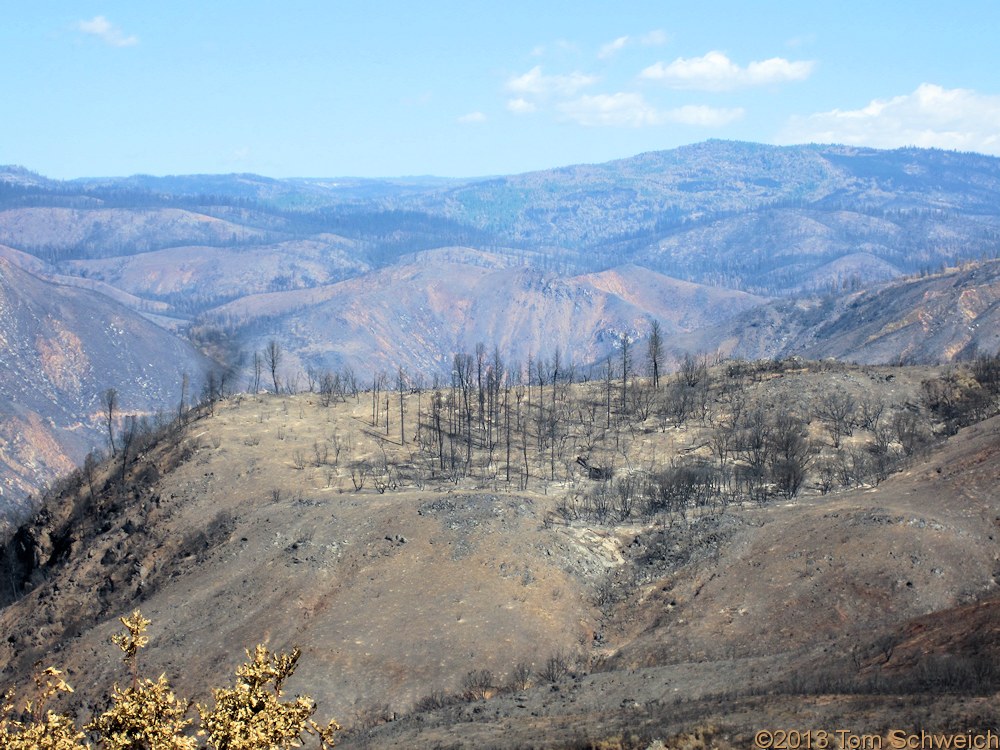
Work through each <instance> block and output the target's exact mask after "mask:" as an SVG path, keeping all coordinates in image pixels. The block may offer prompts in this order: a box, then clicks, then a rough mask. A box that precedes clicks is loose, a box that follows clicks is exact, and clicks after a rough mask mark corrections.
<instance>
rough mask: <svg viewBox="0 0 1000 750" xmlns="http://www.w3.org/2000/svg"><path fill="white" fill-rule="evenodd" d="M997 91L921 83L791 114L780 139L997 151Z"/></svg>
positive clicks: (999, 103) (999, 105)
mask: <svg viewBox="0 0 1000 750" xmlns="http://www.w3.org/2000/svg"><path fill="white" fill-rule="evenodd" d="M997 123H1000V96H997V95H989V94H980V93H977V92H975V91H972V90H969V89H945V88H942V87H941V86H936V85H934V84H930V83H922V84H921V85H920V86H918V87H917V89H916V91H914V92H913V93H912V94H905V95H903V96H896V97H893V98H891V99H873V100H872V101H871V102H869V103H868V105H867V106H865V107H862V108H861V109H855V110H839V109H835V110H832V111H830V112H820V113H817V114H814V115H810V116H808V117H796V118H793V119H792V120H791V121H790V122H789V124H788V126H787V127H786V128H785V130H784V131H782V133H781V134H780V135H779V141H780V142H782V143H805V142H813V143H844V144H848V145H854V146H871V147H874V148H899V147H902V146H920V147H922V148H944V149H955V150H959V151H979V152H983V153H988V154H996V155H1000V130H998V127H997Z"/></svg>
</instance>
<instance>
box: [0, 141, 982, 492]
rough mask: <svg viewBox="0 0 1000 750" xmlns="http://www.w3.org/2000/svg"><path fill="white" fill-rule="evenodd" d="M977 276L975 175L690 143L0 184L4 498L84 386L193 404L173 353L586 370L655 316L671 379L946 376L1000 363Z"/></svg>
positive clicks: (22, 178)
mask: <svg viewBox="0 0 1000 750" xmlns="http://www.w3.org/2000/svg"><path fill="white" fill-rule="evenodd" d="M998 256H1000V159H996V158H993V157H987V156H981V155H976V154H962V153H954V152H944V151H936V150H922V149H900V150H896V151H878V150H872V149H858V148H851V147H844V146H817V145H811V146H793V147H775V146H764V145H758V144H750V143H729V142H720V141H709V142H706V143H701V144H696V145H693V146H688V147H684V148H680V149H675V150H672V151H663V152H653V153H648V154H642V155H639V156H636V157H633V158H630V159H623V160H619V161H614V162H609V163H607V164H600V165H578V166H571V167H564V168H560V169H552V170H546V171H543V172H534V173H529V174H522V175H514V176H501V177H490V178H484V179H467V180H446V179H439V178H429V177H428V178H423V177H417V178H400V179H396V180H364V179H358V178H336V179H333V178H331V179H305V178H302V179H284V180H276V179H271V178H266V177H260V176H256V175H190V176H172V177H149V176H132V177H127V178H87V179H79V180H71V181H56V180H50V179H47V178H45V177H43V176H40V175H37V174H34V173H32V172H30V171H28V170H26V169H23V168H19V167H0V258H2V261H0V285H2V289H4V290H5V291H4V294H5V295H6V297H5V299H6V302H5V303H4V307H3V310H2V327H0V336H3V338H4V341H5V358H4V363H3V367H4V368H5V372H4V375H5V382H6V383H7V385H5V386H4V391H3V396H2V399H0V411H3V413H4V414H6V415H7V416H6V417H5V419H6V420H7V421H6V422H5V423H4V424H5V425H7V426H6V427H4V428H3V429H4V430H5V431H6V434H7V435H8V437H7V438H5V440H6V441H7V442H6V443H3V447H2V450H0V461H2V463H3V467H6V468H0V474H2V477H3V481H4V482H5V483H6V484H5V492H6V495H5V496H6V497H7V498H13V497H15V496H17V497H20V498H22V499H23V497H24V495H25V494H26V493H27V492H29V491H31V490H32V489H33V488H37V486H38V485H39V484H40V482H41V481H42V480H43V478H45V477H50V476H52V475H53V473H54V472H56V471H58V470H61V469H62V468H65V467H67V466H68V465H69V464H68V462H69V461H70V460H73V461H76V460H79V459H80V458H81V457H82V453H84V452H85V449H86V447H87V446H88V445H93V444H95V443H99V442H100V440H99V439H98V436H99V433H100V430H99V419H98V416H97V414H96V410H95V401H94V399H95V398H96V394H98V393H99V391H100V389H102V388H106V387H111V386H115V387H117V388H118V389H119V390H120V391H122V393H123V396H124V395H125V394H126V393H127V394H128V401H127V402H126V400H125V399H124V398H123V402H122V406H123V408H124V409H130V410H134V411H136V412H147V413H148V412H152V411H155V409H156V408H174V407H175V406H176V403H175V402H176V401H177V399H178V398H179V394H180V382H181V379H182V374H183V373H185V372H186V373H188V374H189V375H190V376H191V378H192V385H191V392H192V393H198V392H199V389H200V387H201V386H200V382H201V374H202V373H204V372H205V371H207V370H208V369H209V368H210V367H213V366H214V365H212V364H211V362H210V361H209V360H207V359H204V358H203V357H202V355H201V354H199V352H198V351H197V349H198V348H199V347H200V348H201V349H202V350H203V351H205V352H208V353H210V354H212V355H213V356H215V357H218V358H225V359H227V360H228V361H227V362H226V365H236V366H239V362H240V354H241V353H242V355H243V362H244V363H245V362H246V361H247V358H248V357H249V353H250V352H252V351H254V350H259V349H260V348H261V347H262V346H263V345H264V344H265V343H266V342H267V341H268V340H270V339H272V338H274V339H276V340H277V341H279V342H280V343H281V345H282V346H283V348H284V350H285V352H286V354H287V356H286V358H285V360H284V363H283V367H284V373H283V374H284V379H285V381H286V382H288V383H293V382H295V381H296V380H299V382H304V381H303V380H302V379H301V378H300V374H301V373H302V372H303V371H304V370H306V369H307V368H308V369H311V370H322V369H328V368H329V369H333V368H341V367H345V366H350V367H352V368H354V369H355V371H356V372H357V373H358V375H360V376H362V379H366V378H367V377H368V375H370V373H371V372H372V371H373V370H378V369H382V370H385V371H388V372H394V371H395V370H396V368H398V367H403V368H405V369H407V370H408V371H411V372H418V371H419V372H422V373H426V374H427V375H428V376H430V375H432V374H434V373H437V374H441V375H444V376H447V374H448V373H449V372H450V369H449V362H450V358H451V355H452V353H454V352H455V351H459V350H463V349H464V350H467V351H468V350H471V349H473V348H474V347H475V345H476V344H477V343H478V342H482V343H484V344H485V345H487V346H488V347H491V348H492V346H494V345H496V346H498V347H501V348H502V349H503V350H504V352H505V355H506V356H507V357H508V358H510V359H512V360H517V361H521V362H526V361H527V360H528V358H529V357H539V356H541V357H547V356H551V355H552V354H553V353H554V351H555V349H556V348H557V347H558V348H559V349H560V351H561V353H562V355H563V356H564V357H565V358H566V359H567V360H572V361H574V362H576V363H577V364H578V365H579V366H580V367H586V366H587V365H589V364H592V363H596V362H599V361H601V360H603V359H604V358H606V357H607V356H608V354H610V353H612V352H614V351H615V347H616V346H617V345H618V344H619V342H620V341H621V338H622V336H623V335H624V336H627V337H628V338H629V339H630V340H631V341H634V342H641V341H642V340H643V339H644V338H645V336H646V335H647V334H648V330H649V326H650V325H651V323H652V321H653V320H657V321H659V322H660V324H661V326H662V327H663V331H664V333H665V334H666V343H667V354H668V357H671V358H674V359H676V358H679V357H681V356H683V354H684V353H685V352H688V351H692V352H713V353H715V352H719V353H733V354H737V355H741V356H754V357H773V356H785V355H789V354H795V353H804V354H807V355H808V356H812V357H823V356H836V357H841V358H847V359H858V360H860V361H881V362H885V361H901V360H905V361H914V362H928V361H950V360H951V359H953V358H956V357H964V356H968V355H970V354H971V353H973V352H975V351H979V350H988V351H989V350H996V348H997V347H998V346H1000V341H998V340H997V334H996V331H997V330H998V328H1000V326H998V325H997V322H998V321H997V315H998V313H997V300H998V291H1000V289H998V283H997V277H998V271H997V266H998V263H997V261H996V260H995V259H996V258H997V257H998ZM85 321H86V325H84V322H85ZM67 331H68V332H70V333H69V334H67V333H66V332H67ZM114 331H128V334H127V335H126V334H125V333H121V334H114V333H113V332H114ZM70 334H71V335H70ZM115 335H118V336H119V338H115ZM72 337H75V339H73V338H72ZM71 341H72V345H71V344H70V343H68V342H71ZM39 342H48V343H39ZM46 347H47V348H46ZM45 352H49V353H48V354H45ZM73 352H75V354H72V356H75V357H78V358H79V360H80V362H83V361H84V360H85V361H86V363H87V366H86V367H83V366H82V365H79V363H77V364H74V363H73V362H74V361H75V360H74V361H71V359H72V357H71V354H70V353H73ZM67 357H70V359H67ZM78 365H79V366H78ZM244 366H245V365H244ZM46 367H47V368H48V370H46ZM87 368H90V369H87ZM46 373H47V374H46ZM46 378H48V380H46ZM74 378H76V379H79V383H76V380H74ZM67 379H68V380H67ZM70 380H72V381H73V383H70V382H69V381H70ZM50 381H51V382H50ZM63 381H65V382H63ZM246 382H247V381H246V380H245V379H241V380H240V385H241V386H244V385H245V384H246ZM60 383H61V384H60ZM130 389H131V390H130ZM32 415H34V416H32ZM33 420H34V421H33ZM25 425H34V426H33V427H28V426H25ZM39 425H44V429H43V428H42V427H41V426H39ZM74 425H82V426H83V427H81V428H79V429H74ZM43 432H44V433H45V435H47V436H48V437H46V438H43V437H42V434H43ZM17 435H20V436H22V437H21V438H16V436H17ZM79 436H83V437H79ZM18 440H20V441H21V442H20V443H18ZM46 440H51V441H53V442H51V444H50V443H46V442H45V441H46ZM43 444H45V445H50V446H51V447H49V448H46V449H45V453H46V456H47V458H46V459H45V460H42V459H41V458H39V457H37V456H36V457H35V458H31V457H29V455H28V454H29V453H30V452H31V451H35V452H36V453H37V452H38V451H39V450H41V448H39V447H38V446H40V445H43ZM16 445H22V446H30V450H29V448H28V447H22V448H16V447H15V446H16ZM18 451H20V452H18ZM25 451H27V452H25Z"/></svg>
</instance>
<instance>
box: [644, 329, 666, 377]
mask: <svg viewBox="0 0 1000 750" xmlns="http://www.w3.org/2000/svg"><path fill="white" fill-rule="evenodd" d="M646 352H647V356H648V357H649V372H650V375H652V377H653V388H659V387H660V361H661V360H662V359H663V334H662V330H661V327H660V321H658V320H653V322H652V324H651V325H650V327H649V342H648V347H647V350H646Z"/></svg>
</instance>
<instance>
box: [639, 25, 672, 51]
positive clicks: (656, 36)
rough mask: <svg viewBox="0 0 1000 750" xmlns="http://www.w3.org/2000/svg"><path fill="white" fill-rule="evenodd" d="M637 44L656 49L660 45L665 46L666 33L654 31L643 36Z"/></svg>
mask: <svg viewBox="0 0 1000 750" xmlns="http://www.w3.org/2000/svg"><path fill="white" fill-rule="evenodd" d="M639 43H640V44H642V45H643V46H644V47H657V46H659V45H661V44H666V43H667V32H665V31H663V29H654V30H653V31H650V32H649V33H648V34H643V35H642V38H641V39H640V40H639Z"/></svg>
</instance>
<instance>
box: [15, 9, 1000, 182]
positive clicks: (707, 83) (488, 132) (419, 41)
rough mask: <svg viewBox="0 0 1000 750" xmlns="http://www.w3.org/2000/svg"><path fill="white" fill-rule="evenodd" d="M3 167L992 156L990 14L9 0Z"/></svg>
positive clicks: (388, 167)
mask: <svg viewBox="0 0 1000 750" xmlns="http://www.w3.org/2000/svg"><path fill="white" fill-rule="evenodd" d="M6 6H7V7H5V8H4V9H3V10H2V11H0V13H2V16H0V18H2V19H3V21H2V23H0V164H21V165H23V166H25V167H28V168H29V169H32V170H35V171H38V172H40V173H42V174H45V175H48V176H50V177H57V178H70V177H81V176H109V175H127V174H135V173H148V174H184V173H220V172H256V173H259V174H265V175H270V176H274V177H288V176H315V177H321V176H322V177H332V176H345V175H356V176H365V177H384V176H399V175H424V174H434V175H442V176H478V175H487V174H508V173H515V172H524V171H529V170H534V169H544V168H548V167H555V166H562V165H567V164H574V163H593V162H602V161H607V160H610V159H614V158H620V157H626V156H631V155H634V154H637V153H641V152H644V151H651V150H658V149H667V148H674V147H676V146H680V145H683V144H687V143H694V142H698V141H702V140H705V139H708V138H723V139H734V140H748V141H758V142H763V143H802V142H841V143H851V144H857V145H868V146H876V147H882V148H893V147H897V146H905V145H918V146H933V147H939V148H948V149H958V150H963V151H979V152H983V153H990V154H996V155H1000V45H998V44H997V43H996V34H997V31H998V30H1000V3H998V2H995V0H989V1H988V2H987V1H983V2H951V3H944V2H920V1H917V2H888V1H886V2H879V3H871V2H863V3H862V2H853V0H848V1H846V2H845V1H841V2H835V3H834V2H811V1H808V0H796V1H795V2H746V1H743V2H711V3H698V4H696V3H692V2H690V1H689V2H683V3H681V2H668V1H663V2H628V1H627V0H619V2H581V1H579V0H578V1H577V2H540V1H539V0H535V2H530V3H529V2H520V1H518V0H508V1H507V2H504V3H486V2H469V0H465V2H451V1H450V0H449V1H445V2H435V1H434V0H426V1H425V2H422V3H417V2H412V0H410V1H409V2H396V1H392V2H377V1H371V2H354V1H346V0H344V1H340V0H286V1H285V2H280V3H279V2H262V1H258V0H241V2H229V1H228V0H219V1H216V2H205V0H199V1H198V2H190V1H189V0H172V1H171V2H169V3H168V2H156V3H146V2H142V3H139V2H135V1H134V0H132V1H130V2H125V1H121V2H115V1H105V2H60V1H59V0H52V1H48V2H38V3H31V2H22V1H20V0H16V1H15V2H11V3H7V4H6Z"/></svg>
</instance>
